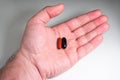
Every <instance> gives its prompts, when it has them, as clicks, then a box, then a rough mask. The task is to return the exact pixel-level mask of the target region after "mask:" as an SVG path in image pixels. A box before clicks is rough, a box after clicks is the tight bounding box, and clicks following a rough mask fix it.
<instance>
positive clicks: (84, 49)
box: [77, 35, 103, 59]
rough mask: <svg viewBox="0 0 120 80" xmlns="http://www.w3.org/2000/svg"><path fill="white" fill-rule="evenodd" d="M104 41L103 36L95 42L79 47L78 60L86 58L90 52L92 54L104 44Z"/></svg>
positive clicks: (96, 38)
mask: <svg viewBox="0 0 120 80" xmlns="http://www.w3.org/2000/svg"><path fill="white" fill-rule="evenodd" d="M102 40H103V37H102V35H98V36H97V37H95V38H94V39H93V40H91V41H90V42H88V43H87V44H85V45H84V46H82V47H79V48H78V49H77V52H78V58H79V59H81V58H82V57H84V56H85V55H87V54H88V53H89V52H91V51H92V50H94V49H95V48H96V47H97V46H98V45H99V44H100V43H101V42H102Z"/></svg>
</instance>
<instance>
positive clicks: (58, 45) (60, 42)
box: [57, 38, 62, 49]
mask: <svg viewBox="0 0 120 80" xmlns="http://www.w3.org/2000/svg"><path fill="white" fill-rule="evenodd" d="M57 48H58V49H61V48H62V38H58V39H57Z"/></svg>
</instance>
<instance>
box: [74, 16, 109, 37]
mask: <svg viewBox="0 0 120 80" xmlns="http://www.w3.org/2000/svg"><path fill="white" fill-rule="evenodd" d="M107 21H108V19H107V17H106V16H100V17H99V18H97V19H95V20H93V21H91V22H89V23H88V24H86V25H84V26H83V27H80V28H78V29H77V30H75V31H74V34H75V35H76V39H78V38H79V37H81V36H83V35H85V34H87V33H88V32H90V31H92V30H93V29H95V28H96V27H97V26H99V25H101V24H103V23H105V22H107Z"/></svg>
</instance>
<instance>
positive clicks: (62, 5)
mask: <svg viewBox="0 0 120 80" xmlns="http://www.w3.org/2000/svg"><path fill="white" fill-rule="evenodd" d="M55 7H59V8H61V9H64V4H63V3H59V4H56V5H55Z"/></svg>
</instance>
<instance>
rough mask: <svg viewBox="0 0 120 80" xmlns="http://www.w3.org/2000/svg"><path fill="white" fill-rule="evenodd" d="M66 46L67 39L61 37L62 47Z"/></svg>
mask: <svg viewBox="0 0 120 80" xmlns="http://www.w3.org/2000/svg"><path fill="white" fill-rule="evenodd" d="M66 47H67V40H66V38H65V37H63V38H62V48H63V49H65V48H66Z"/></svg>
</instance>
